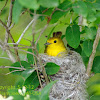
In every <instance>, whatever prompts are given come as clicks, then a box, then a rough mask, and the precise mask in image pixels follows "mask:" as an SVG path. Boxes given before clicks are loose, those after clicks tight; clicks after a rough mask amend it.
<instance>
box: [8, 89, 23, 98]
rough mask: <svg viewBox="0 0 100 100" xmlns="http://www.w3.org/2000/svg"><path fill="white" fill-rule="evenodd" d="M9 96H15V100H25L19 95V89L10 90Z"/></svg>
mask: <svg viewBox="0 0 100 100" xmlns="http://www.w3.org/2000/svg"><path fill="white" fill-rule="evenodd" d="M7 93H8V95H10V96H13V98H14V99H13V100H24V96H22V95H20V94H19V93H18V88H13V89H9V90H8V92H7Z"/></svg>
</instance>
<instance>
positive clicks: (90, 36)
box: [85, 27, 97, 40]
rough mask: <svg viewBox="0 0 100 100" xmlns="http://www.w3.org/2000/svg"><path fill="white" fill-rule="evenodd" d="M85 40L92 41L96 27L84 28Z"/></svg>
mask: <svg viewBox="0 0 100 100" xmlns="http://www.w3.org/2000/svg"><path fill="white" fill-rule="evenodd" d="M85 32H86V39H90V40H93V39H94V36H95V35H96V33H97V29H96V27H85Z"/></svg>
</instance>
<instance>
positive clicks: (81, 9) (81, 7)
mask: <svg viewBox="0 0 100 100" xmlns="http://www.w3.org/2000/svg"><path fill="white" fill-rule="evenodd" d="M73 10H74V12H75V13H77V14H80V15H82V16H83V17H86V16H87V14H88V8H87V5H86V4H85V2H83V1H78V2H76V3H74V4H73Z"/></svg>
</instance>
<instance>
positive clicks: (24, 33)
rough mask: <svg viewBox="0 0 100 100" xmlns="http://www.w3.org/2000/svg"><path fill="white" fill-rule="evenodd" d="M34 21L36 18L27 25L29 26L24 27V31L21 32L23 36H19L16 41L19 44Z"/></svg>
mask: <svg viewBox="0 0 100 100" xmlns="http://www.w3.org/2000/svg"><path fill="white" fill-rule="evenodd" d="M33 22H34V19H33V20H32V21H31V22H30V23H29V24H28V25H27V27H26V28H25V29H24V31H23V33H22V34H21V36H20V37H19V39H18V41H17V42H16V44H19V42H20V41H21V39H22V38H23V36H24V34H25V32H26V31H27V30H28V28H29V27H30V26H31V24H32V23H33Z"/></svg>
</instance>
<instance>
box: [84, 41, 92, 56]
mask: <svg viewBox="0 0 100 100" xmlns="http://www.w3.org/2000/svg"><path fill="white" fill-rule="evenodd" d="M92 47H93V41H90V40H86V41H84V42H83V51H84V53H85V54H86V56H87V57H89V56H90V55H91V53H92Z"/></svg>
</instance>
